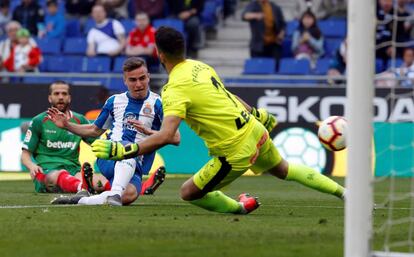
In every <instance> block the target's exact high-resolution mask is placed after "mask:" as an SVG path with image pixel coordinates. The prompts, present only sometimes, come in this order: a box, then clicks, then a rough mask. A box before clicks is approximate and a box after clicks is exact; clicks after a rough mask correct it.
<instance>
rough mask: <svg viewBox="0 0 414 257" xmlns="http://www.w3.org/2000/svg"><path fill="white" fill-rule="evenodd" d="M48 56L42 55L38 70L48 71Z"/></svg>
mask: <svg viewBox="0 0 414 257" xmlns="http://www.w3.org/2000/svg"><path fill="white" fill-rule="evenodd" d="M49 58H50V55H43V56H42V61H41V62H40V64H39V66H38V68H39V71H41V72H43V71H48V70H47V62H48V60H49Z"/></svg>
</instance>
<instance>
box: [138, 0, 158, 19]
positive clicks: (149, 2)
mask: <svg viewBox="0 0 414 257" xmlns="http://www.w3.org/2000/svg"><path fill="white" fill-rule="evenodd" d="M164 1H165V0H134V5H135V13H139V12H144V13H146V14H148V16H149V17H150V19H151V20H154V19H160V18H163V17H164V14H165V13H164V11H165V9H164V7H165V2H164Z"/></svg>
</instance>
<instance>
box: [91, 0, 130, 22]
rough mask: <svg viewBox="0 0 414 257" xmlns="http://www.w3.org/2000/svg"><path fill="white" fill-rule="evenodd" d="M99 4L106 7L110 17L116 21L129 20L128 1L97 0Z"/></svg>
mask: <svg viewBox="0 0 414 257" xmlns="http://www.w3.org/2000/svg"><path fill="white" fill-rule="evenodd" d="M96 3H97V4H101V5H103V6H104V7H105V10H106V12H107V13H108V17H111V18H114V19H126V18H128V8H127V7H128V1H127V0H97V2H96Z"/></svg>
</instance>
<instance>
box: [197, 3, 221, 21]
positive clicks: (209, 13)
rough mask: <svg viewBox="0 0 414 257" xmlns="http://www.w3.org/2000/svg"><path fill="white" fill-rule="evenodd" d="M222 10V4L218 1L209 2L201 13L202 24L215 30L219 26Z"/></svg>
mask: <svg viewBox="0 0 414 257" xmlns="http://www.w3.org/2000/svg"><path fill="white" fill-rule="evenodd" d="M220 10H221V6H220V3H219V2H218V1H216V0H207V1H205V3H204V8H203V12H202V13H201V24H203V25H204V27H206V28H214V27H216V25H217V24H218V15H219V12H220Z"/></svg>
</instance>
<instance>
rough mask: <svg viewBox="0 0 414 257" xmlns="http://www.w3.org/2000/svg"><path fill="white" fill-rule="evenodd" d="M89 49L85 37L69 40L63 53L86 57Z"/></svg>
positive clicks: (64, 45)
mask: <svg viewBox="0 0 414 257" xmlns="http://www.w3.org/2000/svg"><path fill="white" fill-rule="evenodd" d="M86 48H87V43H86V39H85V38H83V37H73V38H72V37H70V38H67V39H66V40H65V42H64V44H63V53H65V54H79V55H85V53H86Z"/></svg>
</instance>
